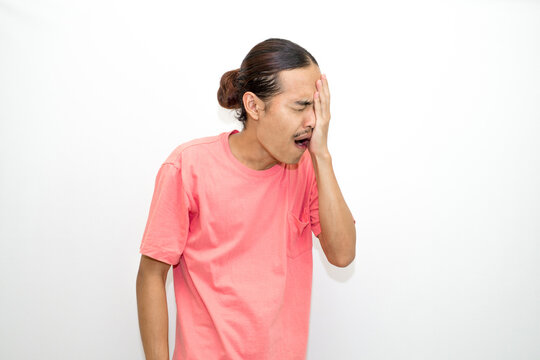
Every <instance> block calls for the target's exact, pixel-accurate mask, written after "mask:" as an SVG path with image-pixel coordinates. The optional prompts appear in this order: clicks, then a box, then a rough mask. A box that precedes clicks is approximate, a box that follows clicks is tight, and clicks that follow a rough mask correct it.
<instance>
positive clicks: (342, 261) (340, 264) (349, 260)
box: [332, 255, 355, 268]
mask: <svg viewBox="0 0 540 360" xmlns="http://www.w3.org/2000/svg"><path fill="white" fill-rule="evenodd" d="M354 258H355V255H353V256H352V257H348V258H344V259H340V260H338V261H334V262H332V265H334V266H337V267H340V268H344V267H347V266H349V265H350V264H351V263H352V262H353V261H354Z"/></svg>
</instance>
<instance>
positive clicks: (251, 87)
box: [217, 38, 319, 129]
mask: <svg viewBox="0 0 540 360" xmlns="http://www.w3.org/2000/svg"><path fill="white" fill-rule="evenodd" d="M311 64H315V65H317V66H318V65H319V64H318V63H317V60H315V58H314V57H313V56H312V55H311V54H310V53H309V52H308V51H307V50H306V49H304V48H303V47H301V46H300V45H298V44H295V43H293V42H292V41H289V40H285V39H278V38H270V39H267V40H264V41H263V42H260V43H258V44H257V45H255V46H254V47H253V48H252V49H251V50H250V51H249V53H248V54H247V55H246V57H245V58H244V60H243V61H242V65H241V66H240V68H239V69H235V70H231V71H227V72H226V73H225V74H223V75H222V76H221V81H220V84H219V89H218V92H217V98H218V102H219V104H220V105H221V106H223V107H224V108H226V109H237V111H236V118H237V119H238V120H239V121H240V122H242V124H243V127H244V129H245V127H246V122H247V113H246V109H245V107H244V102H243V101H242V97H243V96H244V93H245V92H246V91H251V92H253V93H254V94H255V95H257V96H258V97H259V98H260V99H261V100H262V101H263V102H264V103H265V105H268V104H269V103H270V101H271V99H272V97H273V96H275V95H277V94H279V93H280V92H281V91H282V90H281V84H280V83H279V77H278V73H279V72H280V71H282V70H289V69H296V68H302V67H307V66H310V65H311Z"/></svg>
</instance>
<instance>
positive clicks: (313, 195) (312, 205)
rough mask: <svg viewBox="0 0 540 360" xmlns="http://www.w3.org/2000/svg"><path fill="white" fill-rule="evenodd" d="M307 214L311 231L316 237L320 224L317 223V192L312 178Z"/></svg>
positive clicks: (319, 231) (318, 233)
mask: <svg viewBox="0 0 540 360" xmlns="http://www.w3.org/2000/svg"><path fill="white" fill-rule="evenodd" d="M309 214H310V221H311V230H312V231H313V233H314V234H315V236H316V237H319V235H320V234H321V224H320V223H319V192H318V190H317V181H316V180H315V178H314V177H313V179H312V183H311V189H310V194H309Z"/></svg>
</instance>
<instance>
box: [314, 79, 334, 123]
mask: <svg viewBox="0 0 540 360" xmlns="http://www.w3.org/2000/svg"><path fill="white" fill-rule="evenodd" d="M315 87H316V88H317V91H316V93H315V95H314V97H315V98H316V100H315V103H316V104H315V105H316V109H315V110H316V111H315V112H316V114H317V116H320V117H323V118H329V117H330V109H329V107H330V90H329V88H328V80H327V79H326V75H322V76H321V79H319V80H317V82H316V83H315ZM317 108H318V109H317Z"/></svg>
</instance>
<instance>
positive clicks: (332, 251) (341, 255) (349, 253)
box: [311, 151, 356, 266]
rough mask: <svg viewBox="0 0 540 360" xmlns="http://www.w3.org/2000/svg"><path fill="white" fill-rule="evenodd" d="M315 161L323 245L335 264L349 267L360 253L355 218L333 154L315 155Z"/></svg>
mask: <svg viewBox="0 0 540 360" xmlns="http://www.w3.org/2000/svg"><path fill="white" fill-rule="evenodd" d="M311 159H312V163H313V168H314V171H315V176H316V179H317V190H318V193H319V221H320V225H321V231H322V232H321V235H322V236H319V239H320V240H321V246H322V247H323V250H324V252H325V254H326V256H327V258H328V260H329V261H330V262H331V263H332V264H334V265H338V266H347V265H348V264H349V263H350V262H351V261H352V260H353V259H354V257H355V251H356V250H355V249H356V229H355V225H354V218H353V216H352V214H351V211H350V210H349V207H348V206H347V203H346V202H345V199H344V198H343V195H342V193H341V190H340V188H339V185H338V182H337V179H336V176H335V174H334V169H333V167H332V157H331V156H330V153H329V152H328V151H325V152H322V153H319V154H316V155H313V154H312V155H311Z"/></svg>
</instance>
